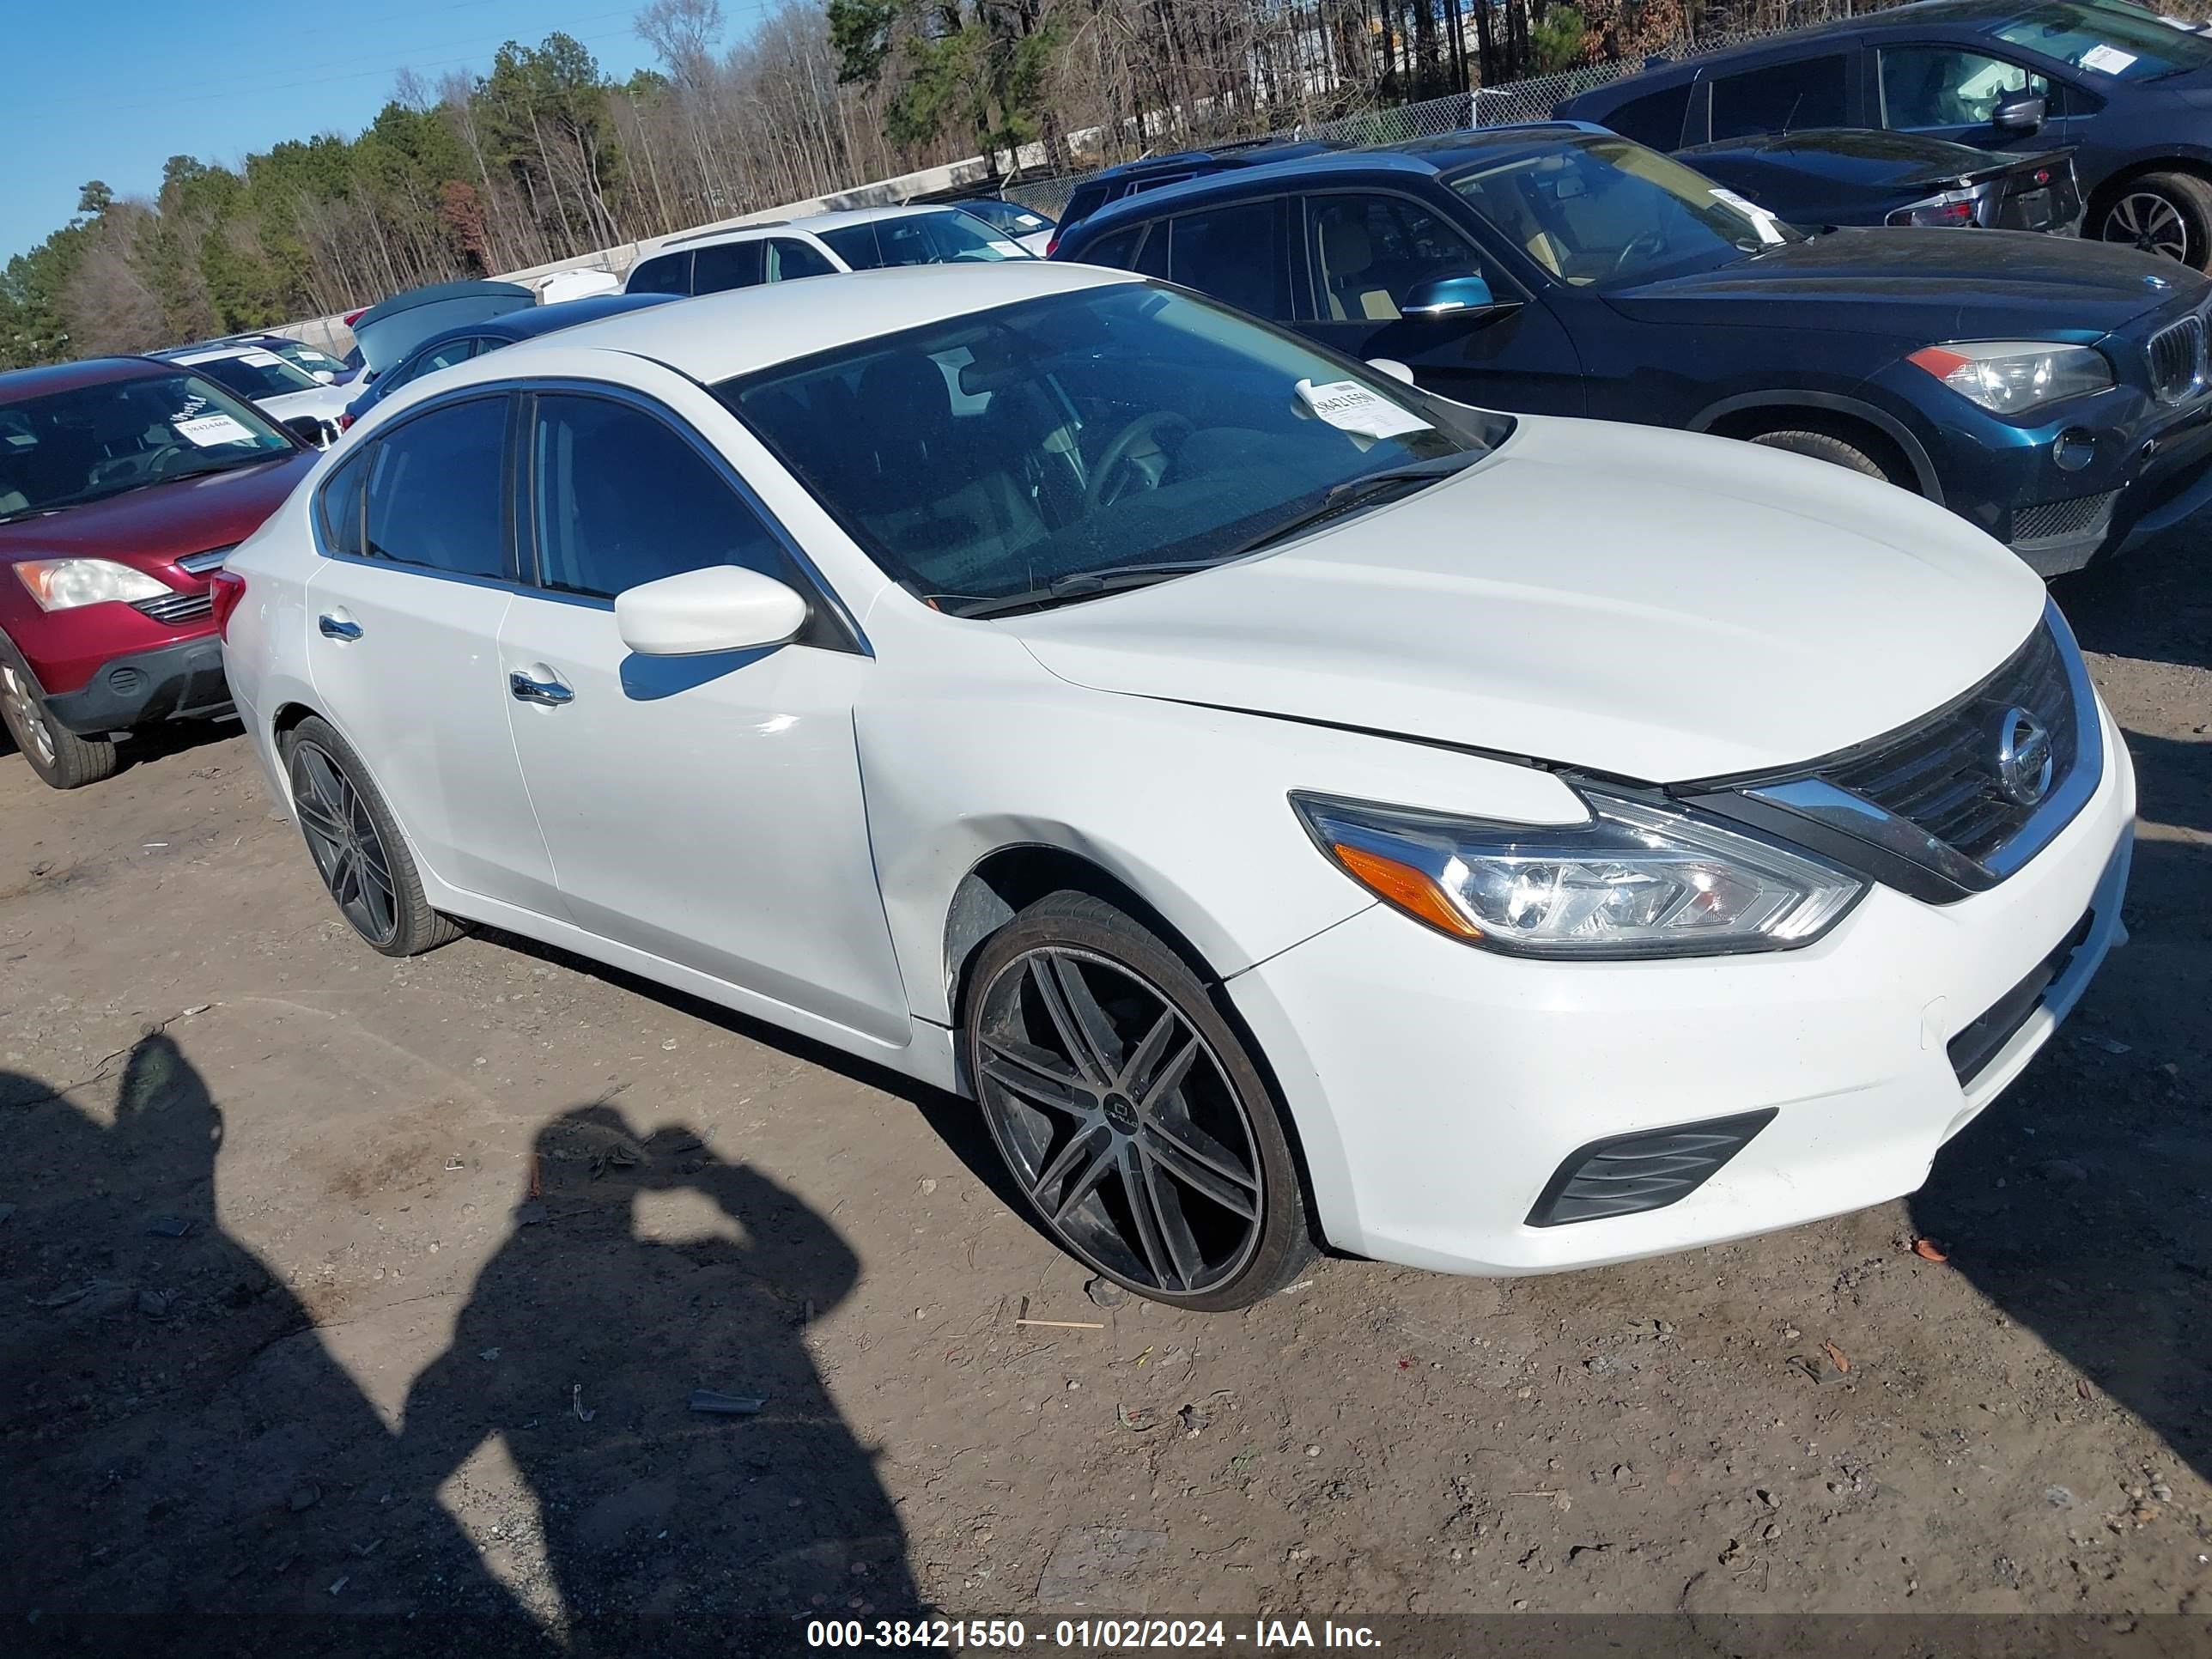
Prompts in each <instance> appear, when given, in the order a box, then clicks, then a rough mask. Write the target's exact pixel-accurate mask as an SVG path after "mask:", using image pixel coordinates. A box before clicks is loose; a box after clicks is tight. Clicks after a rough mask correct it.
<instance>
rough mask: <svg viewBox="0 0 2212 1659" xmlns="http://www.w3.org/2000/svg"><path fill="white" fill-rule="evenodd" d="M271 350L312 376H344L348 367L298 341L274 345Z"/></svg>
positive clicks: (323, 352) (281, 342) (327, 354)
mask: <svg viewBox="0 0 2212 1659" xmlns="http://www.w3.org/2000/svg"><path fill="white" fill-rule="evenodd" d="M269 349H270V350H271V351H273V352H275V353H276V355H277V356H279V357H282V358H283V360H284V361H285V362H288V363H289V364H291V365H292V366H293V367H294V368H299V369H304V370H305V371H307V374H310V375H313V374H344V373H345V370H346V366H345V365H344V364H343V363H342V362H339V361H338V360H337V358H335V357H333V356H331V354H330V353H329V352H327V351H318V350H316V349H315V348H314V347H313V346H311V345H301V343H299V342H298V341H296V340H284V341H280V342H275V343H271V344H270V347H269Z"/></svg>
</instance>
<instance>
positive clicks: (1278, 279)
mask: <svg viewBox="0 0 2212 1659" xmlns="http://www.w3.org/2000/svg"><path fill="white" fill-rule="evenodd" d="M1280 206H1281V204H1280V203H1279V202H1274V201H1267V202H1241V203H1238V204H1236V205H1235V206H1233V207H1218V208H1210V209H1207V210H1205V211H1203V212H1200V213H1186V214H1183V215H1182V216H1180V217H1178V218H1177V219H1176V220H1175V221H1174V225H1175V239H1174V240H1173V241H1172V242H1171V243H1170V245H1169V252H1168V275H1169V276H1170V278H1172V279H1173V280H1174V281H1176V282H1178V283H1182V285H1183V286H1184V287H1186V288H1194V289H1197V290H1198V291H1199V292H1200V293H1201V294H1211V295H1213V297H1214V298H1215V299H1217V300H1224V301H1227V302H1228V303H1229V304H1231V305H1232V306H1237V307H1241V308H1242V309H1243V310H1246V311H1249V312H1251V313H1254V314H1255V315H1257V316H1261V317H1287V316H1288V315H1289V314H1290V306H1289V303H1288V295H1286V293H1285V289H1286V288H1287V286H1288V284H1287V283H1285V280H1284V267H1285V264H1286V263H1287V261H1286V260H1285V257H1284V248H1283V240H1282V235H1281V224H1282V214H1281V212H1280V211H1279V209H1280Z"/></svg>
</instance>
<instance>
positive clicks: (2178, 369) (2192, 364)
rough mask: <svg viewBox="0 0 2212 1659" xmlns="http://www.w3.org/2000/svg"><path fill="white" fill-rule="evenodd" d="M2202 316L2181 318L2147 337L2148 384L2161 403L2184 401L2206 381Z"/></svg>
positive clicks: (2193, 394) (2192, 395) (2198, 390)
mask: <svg viewBox="0 0 2212 1659" xmlns="http://www.w3.org/2000/svg"><path fill="white" fill-rule="evenodd" d="M2206 368H2207V365H2206V360H2205V336H2204V318H2203V313H2198V314H2197V316H2194V317H2184V318H2183V319H2181V320H2180V321H2179V322H2178V323H2173V324H2170V325H2167V326H2166V327H2165V328H2162V329H2160V330H2159V331H2158V332H2157V333H2155V334H2154V335H2152V336H2151V337H2150V384H2151V390H2152V391H2153V392H2156V393H2157V394H2158V400H2159V401H2160V403H2165V404H2180V403H2186V402H2188V401H2189V399H2190V398H2193V397H2195V396H2196V395H2197V393H2198V392H2202V391H2203V389H2204V386H2205V380H2206Z"/></svg>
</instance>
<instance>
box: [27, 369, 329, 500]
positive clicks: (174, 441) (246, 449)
mask: <svg viewBox="0 0 2212 1659" xmlns="http://www.w3.org/2000/svg"><path fill="white" fill-rule="evenodd" d="M0 413H4V415H5V416H6V419H5V421H4V422H0V522H5V521H6V520H9V519H18V518H26V517H28V516H30V515H31V514H33V513H51V512H52V511H53V510H54V509H56V508H57V507H73V506H76V504H78V503H80V502H82V501H98V500H100V498H101V497H103V496H106V495H120V494H121V493H122V492H123V491H125V490H126V489H137V488H139V487H140V486H141V485H143V484H150V483H161V482H162V481H163V480H165V479H171V478H188V477H194V476H195V475H197V474H199V473H203V472H222V471H228V470H229V469H230V468H232V467H236V466H258V465H260V464H261V463H262V462H264V461H270V460H275V459H278V458H280V457H282V456H285V455H291V454H295V453H298V449H299V446H298V445H296V444H295V443H294V442H293V441H291V440H290V439H289V438H288V437H286V436H285V435H283V433H281V432H279V431H278V430H277V429H276V428H275V427H273V426H271V425H270V422H269V417H268V416H265V415H264V414H262V413H261V411H260V410H258V409H256V408H254V407H253V405H252V404H250V403H247V402H246V400H245V399H243V398H236V397H234V396H232V395H231V393H229V392H226V391H224V390H223V388H222V387H221V386H217V385H216V384H215V383H214V382H213V381H211V380H203V379H201V378H200V377H199V376H198V375H197V374H186V373H185V372H184V371H183V370H182V369H179V370H177V371H176V372H174V373H173V374H148V375H143V376H140V377H137V378H135V379H131V380H109V381H106V382H105V383H103V384H100V385H98V386H78V387H76V388H75V389H74V390H72V391H69V392H47V393H46V395H44V396H43V397H37V398H21V399H20V400H18V401H16V402H15V403H11V404H6V405H4V408H0Z"/></svg>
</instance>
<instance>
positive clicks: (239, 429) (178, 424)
mask: <svg viewBox="0 0 2212 1659" xmlns="http://www.w3.org/2000/svg"><path fill="white" fill-rule="evenodd" d="M169 424H170V425H172V426H173V427H175V428H177V432H178V435H179V436H181V437H184V438H186V439H189V440H190V441H191V442H193V443H196V444H197V445H198V446H199V447H201V448H202V449H213V448H214V447H216V445H218V444H237V443H252V441H253V435H252V433H251V432H249V431H247V430H246V423H245V422H242V421H239V420H236V419H234V418H233V417H232V416H228V415H195V416H192V417H191V419H189V420H179V421H172V422H169Z"/></svg>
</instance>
